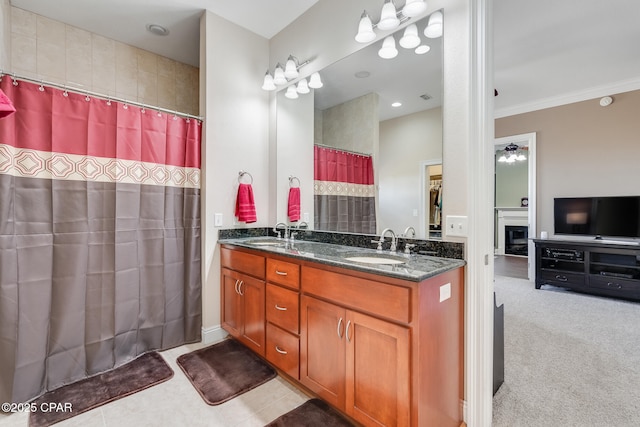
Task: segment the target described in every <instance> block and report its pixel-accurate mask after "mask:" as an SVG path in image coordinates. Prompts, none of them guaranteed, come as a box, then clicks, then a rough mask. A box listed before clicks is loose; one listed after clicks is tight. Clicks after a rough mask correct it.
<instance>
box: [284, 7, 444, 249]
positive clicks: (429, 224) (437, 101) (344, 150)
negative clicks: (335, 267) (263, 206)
mask: <svg viewBox="0 0 640 427" xmlns="http://www.w3.org/2000/svg"><path fill="white" fill-rule="evenodd" d="M427 21H428V17H425V18H423V19H421V20H419V21H417V22H416V24H417V27H418V34H419V37H420V39H421V40H420V46H428V51H427V52H425V53H422V54H419V53H416V51H415V48H410V49H405V48H403V47H401V45H400V43H399V41H400V39H401V38H402V36H403V34H404V32H405V28H401V29H399V30H398V31H397V32H396V33H395V34H394V37H395V41H396V44H397V50H398V54H397V56H396V57H395V58H392V59H383V58H381V57H380V56H379V54H378V52H379V50H380V49H381V47H382V45H383V43H384V40H378V41H377V42H375V43H373V44H371V45H369V46H367V47H365V48H363V49H361V50H359V51H358V52H356V53H354V54H352V55H350V56H348V57H346V58H344V59H342V60H340V61H338V62H336V63H334V64H332V65H330V66H329V67H327V68H325V69H324V70H321V71H320V75H321V76H322V80H323V84H324V85H323V87H322V88H320V89H316V90H313V91H312V92H311V93H309V94H306V95H300V96H299V97H298V98H297V99H289V98H287V97H286V96H285V90H281V91H280V92H278V94H277V97H276V108H277V110H276V123H277V125H276V127H277V206H276V210H277V219H278V221H282V220H286V219H287V203H288V201H287V200H288V193H289V192H290V191H291V190H290V188H291V187H292V186H299V187H300V194H301V212H302V215H301V218H300V221H305V222H306V223H307V224H308V226H309V228H313V229H315V230H327V231H340V232H358V233H367V234H369V233H370V234H379V233H380V232H381V231H382V230H383V229H385V228H391V229H393V230H394V231H395V232H396V233H397V234H402V233H404V232H405V230H407V229H408V228H409V227H412V228H413V229H414V230H415V233H416V237H418V238H432V239H433V238H436V239H437V238H439V237H440V226H441V223H442V221H441V215H440V212H441V209H442V203H443V200H442V187H443V183H442V164H441V163H442V160H441V159H442V93H443V89H442V88H443V86H442V63H443V60H442V40H443V38H442V37H438V38H427V37H425V36H424V33H423V31H424V28H425V27H426V25H427ZM421 49H423V50H427V48H424V47H423V48H421ZM398 103H400V105H398ZM345 163H348V165H347V166H346V168H347V169H348V170H345V171H342V170H341V171H338V172H336V171H335V169H336V168H343V167H345V165H344V164H345ZM323 168H328V169H327V170H328V171H327V170H324V171H322V169H323ZM314 172H315V173H314ZM336 173H337V175H339V178H338V181H337V182H336V181H325V178H326V177H327V175H331V174H334V175H335V174H336ZM367 176H369V177H371V176H372V179H373V182H370V181H368V178H367ZM347 177H348V178H347ZM345 178H346V179H345ZM345 180H347V181H349V182H343V181H345ZM351 196H353V197H351ZM348 215H355V216H356V217H358V218H359V220H356V221H355V223H356V225H353V224H351V222H352V220H351V219H345V218H346V216H348ZM347 223H349V224H348V225H345V224H347Z"/></svg>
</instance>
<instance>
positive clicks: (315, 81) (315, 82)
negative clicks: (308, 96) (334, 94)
mask: <svg viewBox="0 0 640 427" xmlns="http://www.w3.org/2000/svg"><path fill="white" fill-rule="evenodd" d="M308 86H309V87H310V88H312V89H320V88H321V87H322V80H320V74H318V73H313V74H311V77H309V85H308Z"/></svg>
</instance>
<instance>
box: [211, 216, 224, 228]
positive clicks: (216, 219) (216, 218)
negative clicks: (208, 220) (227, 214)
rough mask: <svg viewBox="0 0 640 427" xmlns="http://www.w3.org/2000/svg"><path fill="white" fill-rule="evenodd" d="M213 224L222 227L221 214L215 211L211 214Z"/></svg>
mask: <svg viewBox="0 0 640 427" xmlns="http://www.w3.org/2000/svg"><path fill="white" fill-rule="evenodd" d="M213 226H214V227H222V214H221V213H217V214H215V215H214V216H213Z"/></svg>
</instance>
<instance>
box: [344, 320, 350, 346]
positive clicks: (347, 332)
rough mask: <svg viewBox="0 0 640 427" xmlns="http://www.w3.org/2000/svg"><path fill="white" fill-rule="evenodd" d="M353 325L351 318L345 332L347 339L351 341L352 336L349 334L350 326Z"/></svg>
mask: <svg viewBox="0 0 640 427" xmlns="http://www.w3.org/2000/svg"><path fill="white" fill-rule="evenodd" d="M350 326H351V320H349V321H348V322H347V330H346V332H345V335H346V336H347V341H349V342H351V337H350V336H349V327H350Z"/></svg>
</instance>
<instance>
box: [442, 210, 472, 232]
mask: <svg viewBox="0 0 640 427" xmlns="http://www.w3.org/2000/svg"><path fill="white" fill-rule="evenodd" d="M445 229H446V234H447V236H460V237H467V236H468V234H469V218H468V217H466V216H458V215H447V217H446V228H445Z"/></svg>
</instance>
